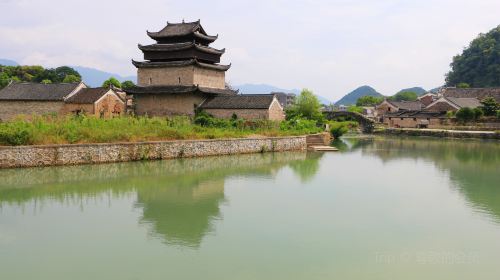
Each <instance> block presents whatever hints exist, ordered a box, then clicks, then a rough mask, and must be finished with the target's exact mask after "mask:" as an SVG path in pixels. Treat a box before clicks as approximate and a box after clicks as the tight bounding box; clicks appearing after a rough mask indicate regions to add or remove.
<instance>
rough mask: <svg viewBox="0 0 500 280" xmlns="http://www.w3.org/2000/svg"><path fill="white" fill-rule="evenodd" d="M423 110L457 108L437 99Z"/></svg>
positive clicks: (454, 109)
mask: <svg viewBox="0 0 500 280" xmlns="http://www.w3.org/2000/svg"><path fill="white" fill-rule="evenodd" d="M425 110H426V111H433V112H448V111H457V109H456V108H455V107H453V106H451V105H450V104H449V103H448V102H446V101H438V102H436V103H435V104H434V105H432V106H429V107H427V108H425Z"/></svg>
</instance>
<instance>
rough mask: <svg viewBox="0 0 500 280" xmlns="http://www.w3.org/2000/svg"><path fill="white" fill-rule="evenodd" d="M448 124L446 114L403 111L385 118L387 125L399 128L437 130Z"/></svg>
mask: <svg viewBox="0 0 500 280" xmlns="http://www.w3.org/2000/svg"><path fill="white" fill-rule="evenodd" d="M448 123H449V119H448V118H447V117H446V113H445V112H431V111H420V110H419V111H405V110H402V111H398V112H394V113H387V114H386V115H385V116H384V124H385V125H387V126H389V127H397V128H435V127H440V126H443V125H447V124H448Z"/></svg>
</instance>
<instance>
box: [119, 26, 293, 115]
mask: <svg viewBox="0 0 500 280" xmlns="http://www.w3.org/2000/svg"><path fill="white" fill-rule="evenodd" d="M147 35H148V36H149V37H150V38H151V39H153V40H155V41H156V43H154V44H150V45H139V49H140V50H141V51H142V53H143V55H144V61H134V60H133V61H132V64H133V65H134V66H135V67H136V68H137V87H133V88H129V89H126V92H127V93H128V94H129V95H132V96H133V99H134V104H135V113H136V114H137V115H148V116H169V115H188V116H193V115H194V114H195V112H196V109H198V108H201V109H204V110H212V112H213V113H214V115H215V116H219V117H226V116H227V115H232V114H233V113H234V112H236V111H238V110H239V111H238V112H239V114H240V117H243V118H250V116H256V118H261V117H262V116H263V114H250V113H248V114H246V113H243V110H257V108H247V106H249V104H260V102H262V100H266V102H264V103H266V106H267V107H266V108H268V109H269V106H270V105H271V103H272V100H271V102H268V101H269V97H268V96H256V95H238V94H237V92H236V91H233V90H231V89H227V88H226V81H225V73H226V71H228V70H229V68H230V66H231V65H223V64H220V61H221V56H222V55H223V54H224V53H225V49H216V48H213V47H211V46H210V44H212V43H213V42H215V41H216V40H217V38H218V36H217V35H216V36H212V35H208V34H207V32H206V31H205V29H204V28H203V27H202V25H201V23H200V21H199V20H198V21H195V22H184V21H183V22H182V23H170V22H167V26H165V27H164V28H163V29H161V30H160V31H158V32H149V31H148V32H147ZM272 98H274V97H272ZM202 104H203V106H202ZM222 104H225V105H224V106H229V105H228V104H231V106H232V107H231V108H209V107H210V106H219V107H220V106H222ZM278 105H279V104H278ZM263 109H264V108H258V110H263ZM273 109H276V110H278V109H281V113H280V114H279V115H280V117H279V119H281V118H282V117H281V115H284V114H283V108H282V106H281V105H279V106H278V107H276V108H274V107H273ZM224 110H226V111H227V112H225V113H222V111H224ZM229 111H231V113H229ZM254 113H255V112H254ZM264 115H266V116H267V118H271V117H275V115H278V114H271V113H269V112H268V113H266V114H264Z"/></svg>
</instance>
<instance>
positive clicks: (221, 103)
mask: <svg viewBox="0 0 500 280" xmlns="http://www.w3.org/2000/svg"><path fill="white" fill-rule="evenodd" d="M273 98H274V95H273V94H241V95H233V96H216V97H213V98H210V99H208V100H207V101H205V102H203V104H201V106H200V108H202V109H268V108H269V106H270V105H271V103H272V102H273Z"/></svg>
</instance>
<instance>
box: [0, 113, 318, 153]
mask: <svg viewBox="0 0 500 280" xmlns="http://www.w3.org/2000/svg"><path fill="white" fill-rule="evenodd" d="M322 130H323V129H322V128H321V127H318V126H317V125H316V122H315V121H311V120H307V119H294V120H288V121H282V122H276V121H268V120H243V119H237V118H233V119H230V120H223V119H216V118H213V117H211V116H209V115H207V114H200V115H198V116H196V117H195V118H194V119H191V118H189V117H170V118H167V117H163V118H162V117H135V116H125V117H116V118H112V119H100V118H96V117H90V116H84V115H82V116H60V117H58V116H50V115H48V116H30V117H26V116H24V117H22V116H21V117H18V118H17V119H15V120H12V121H9V122H3V123H2V122H0V146H19V145H48V144H86V143H116V142H143V141H166V140H196V139H222V138H248V137H279V136H297V135H306V134H314V133H318V132H321V131H322Z"/></svg>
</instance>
